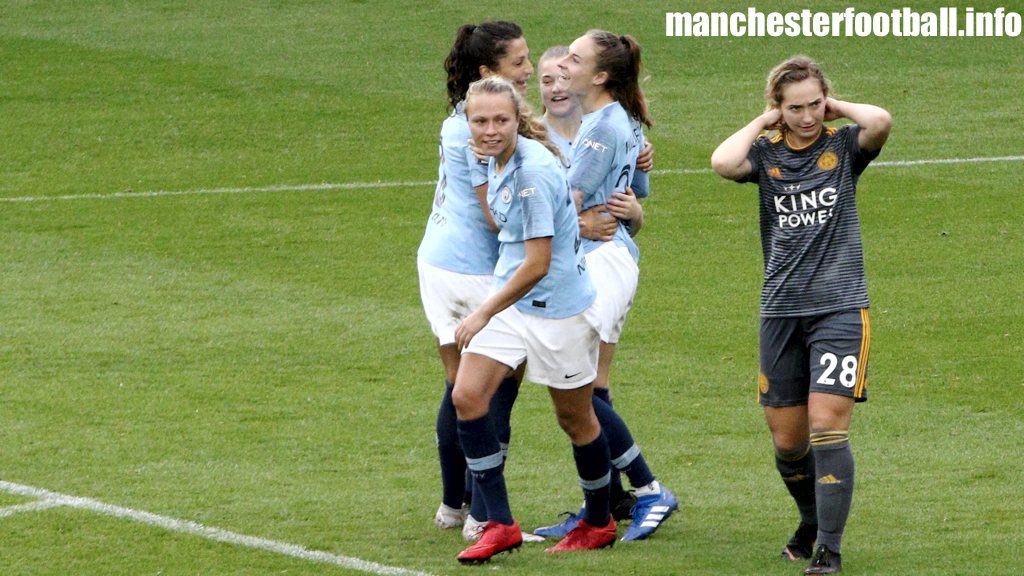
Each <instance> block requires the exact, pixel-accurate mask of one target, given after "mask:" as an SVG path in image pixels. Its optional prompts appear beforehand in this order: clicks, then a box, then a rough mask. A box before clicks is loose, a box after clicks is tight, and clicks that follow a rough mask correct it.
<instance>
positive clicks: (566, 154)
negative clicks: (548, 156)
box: [544, 118, 572, 169]
mask: <svg viewBox="0 0 1024 576" xmlns="http://www.w3.org/2000/svg"><path fill="white" fill-rule="evenodd" d="M544 127H545V128H547V130H548V140H551V143H552V144H554V145H555V146H557V147H558V151H559V152H561V153H562V158H564V159H565V164H564V166H565V168H566V169H568V168H569V162H570V161H571V160H572V140H566V139H565V138H562V135H561V134H559V133H558V132H557V131H556V130H555V129H554V128H552V127H551V124H549V123H548V120H547V118H545V119H544Z"/></svg>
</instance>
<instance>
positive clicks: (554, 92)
mask: <svg viewBox="0 0 1024 576" xmlns="http://www.w3.org/2000/svg"><path fill="white" fill-rule="evenodd" d="M558 62H559V58H548V59H547V60H541V61H540V62H539V63H538V64H537V67H538V68H539V70H540V97H541V100H543V102H544V108H545V110H547V113H548V114H550V115H551V116H554V117H556V118H565V117H568V116H571V115H572V113H573V111H574V110H575V109H576V107H578V106H579V98H577V97H575V96H571V95H570V94H569V93H568V92H567V91H566V89H565V88H566V82H565V81H564V80H559V78H560V77H561V75H562V73H561V71H560V70H559V68H558Z"/></svg>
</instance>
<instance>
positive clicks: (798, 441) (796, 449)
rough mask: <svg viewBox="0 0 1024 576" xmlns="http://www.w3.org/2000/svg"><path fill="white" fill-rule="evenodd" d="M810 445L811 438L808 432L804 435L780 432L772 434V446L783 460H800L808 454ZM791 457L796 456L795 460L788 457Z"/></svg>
mask: <svg viewBox="0 0 1024 576" xmlns="http://www.w3.org/2000/svg"><path fill="white" fill-rule="evenodd" d="M809 443H810V438H809V435H808V433H807V432H804V433H802V434H801V433H799V432H793V431H780V430H776V431H773V432H772V445H773V446H774V447H775V453H776V454H778V455H779V457H780V458H782V459H783V460H795V459H798V458H800V457H801V456H803V454H804V453H806V452H807V447H808V445H809ZM789 455H796V456H795V457H794V458H790V457H788V456H789Z"/></svg>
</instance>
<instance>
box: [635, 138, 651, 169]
mask: <svg viewBox="0 0 1024 576" xmlns="http://www.w3.org/2000/svg"><path fill="white" fill-rule="evenodd" d="M636 169H637V170H642V171H644V172H650V171H651V170H654V144H651V141H650V140H648V141H647V142H646V143H645V144H644V148H643V150H641V151H640V154H639V155H637V157H636Z"/></svg>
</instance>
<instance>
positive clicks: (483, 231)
mask: <svg viewBox="0 0 1024 576" xmlns="http://www.w3.org/2000/svg"><path fill="white" fill-rule="evenodd" d="M471 137H472V134H471V133H470V131H469V123H468V122H467V121H466V114H465V111H464V103H463V102H460V103H459V104H458V105H457V106H456V107H455V111H454V112H452V114H451V115H450V116H449V117H448V118H447V119H445V121H444V122H443V123H442V124H441V144H440V157H441V158H440V163H439V164H438V167H437V188H435V190H434V205H433V209H432V210H431V212H430V217H429V218H428V219H427V229H426V232H425V233H424V234H423V241H422V242H420V248H419V253H418V257H419V258H420V259H422V260H424V261H425V262H427V263H428V264H431V265H433V266H437V267H438V268H442V269H444V270H448V271H451V272H457V273H459V274H471V275H490V274H493V273H494V264H495V262H497V260H498V238H497V235H496V234H495V233H494V232H493V231H492V230H491V228H490V226H488V224H487V220H485V219H484V214H483V207H481V206H480V200H479V199H478V198H477V195H476V190H474V188H475V187H477V186H479V185H481V184H485V183H487V166H486V164H483V163H480V162H479V161H478V160H477V158H476V156H475V155H474V154H473V151H472V150H471V149H470V147H469V144H468V141H469V139H470V138H471Z"/></svg>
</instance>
